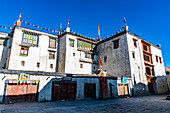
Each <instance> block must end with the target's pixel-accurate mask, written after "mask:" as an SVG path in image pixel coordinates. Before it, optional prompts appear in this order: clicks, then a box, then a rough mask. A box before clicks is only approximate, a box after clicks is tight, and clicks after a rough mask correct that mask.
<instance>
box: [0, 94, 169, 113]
mask: <svg viewBox="0 0 170 113" xmlns="http://www.w3.org/2000/svg"><path fill="white" fill-rule="evenodd" d="M166 96H167V95H150V96H142V97H129V98H118V99H108V100H91V101H90V100H88V101H66V102H21V103H13V104H0V113H18V112H19V113H170V100H166Z"/></svg>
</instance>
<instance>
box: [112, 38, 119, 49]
mask: <svg viewBox="0 0 170 113" xmlns="http://www.w3.org/2000/svg"><path fill="white" fill-rule="evenodd" d="M113 48H114V49H117V48H119V39H117V40H114V41H113Z"/></svg>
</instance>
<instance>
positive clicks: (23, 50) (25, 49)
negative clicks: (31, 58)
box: [20, 46, 29, 56]
mask: <svg viewBox="0 0 170 113" xmlns="http://www.w3.org/2000/svg"><path fill="white" fill-rule="evenodd" d="M28 49H29V48H28V47H24V46H22V47H21V50H20V56H28Z"/></svg>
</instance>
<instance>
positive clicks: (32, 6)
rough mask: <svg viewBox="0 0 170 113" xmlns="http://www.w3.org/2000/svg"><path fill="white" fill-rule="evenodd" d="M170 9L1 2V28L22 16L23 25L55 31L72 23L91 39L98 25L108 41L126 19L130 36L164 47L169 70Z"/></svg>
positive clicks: (157, 4) (89, 0) (90, 0)
mask: <svg viewBox="0 0 170 113" xmlns="http://www.w3.org/2000/svg"><path fill="white" fill-rule="evenodd" d="M169 6H170V1H168V0H64V1H62V0H17V1H14V0H1V3H0V14H1V18H0V25H2V26H9V27H12V26H13V24H14V21H15V20H17V19H18V16H19V14H20V13H22V20H23V21H26V22H30V23H32V24H35V25H39V26H41V27H46V28H49V29H55V30H59V26H60V23H62V24H63V27H65V26H67V21H68V19H69V20H70V27H71V29H73V30H74V31H76V32H78V33H81V34H82V35H85V36H88V37H90V36H91V37H97V24H99V25H100V31H101V36H102V37H106V36H109V35H111V34H113V33H115V32H116V31H118V30H119V29H120V28H121V27H122V26H123V25H124V22H123V18H124V17H126V20H127V24H128V26H129V30H130V31H131V32H133V33H135V34H137V35H139V36H141V37H142V38H143V39H145V40H147V41H148V42H152V43H154V44H161V48H162V53H163V58H164V63H165V66H170V60H169V59H170V52H169V50H170V46H169V43H170V36H169V29H170V7H169ZM22 26H24V27H29V28H33V27H31V26H28V25H24V24H22ZM0 31H4V32H10V30H8V29H3V28H0Z"/></svg>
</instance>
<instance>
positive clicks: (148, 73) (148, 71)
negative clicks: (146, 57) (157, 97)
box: [146, 67, 151, 75]
mask: <svg viewBox="0 0 170 113" xmlns="http://www.w3.org/2000/svg"><path fill="white" fill-rule="evenodd" d="M146 74H147V75H151V70H150V68H149V67H146Z"/></svg>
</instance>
